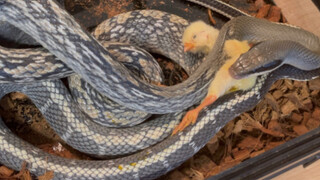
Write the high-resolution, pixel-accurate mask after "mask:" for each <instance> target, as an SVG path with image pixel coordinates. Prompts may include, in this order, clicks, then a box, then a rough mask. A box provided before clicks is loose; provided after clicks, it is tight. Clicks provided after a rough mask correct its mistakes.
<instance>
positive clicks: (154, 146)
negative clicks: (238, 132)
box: [0, 0, 320, 179]
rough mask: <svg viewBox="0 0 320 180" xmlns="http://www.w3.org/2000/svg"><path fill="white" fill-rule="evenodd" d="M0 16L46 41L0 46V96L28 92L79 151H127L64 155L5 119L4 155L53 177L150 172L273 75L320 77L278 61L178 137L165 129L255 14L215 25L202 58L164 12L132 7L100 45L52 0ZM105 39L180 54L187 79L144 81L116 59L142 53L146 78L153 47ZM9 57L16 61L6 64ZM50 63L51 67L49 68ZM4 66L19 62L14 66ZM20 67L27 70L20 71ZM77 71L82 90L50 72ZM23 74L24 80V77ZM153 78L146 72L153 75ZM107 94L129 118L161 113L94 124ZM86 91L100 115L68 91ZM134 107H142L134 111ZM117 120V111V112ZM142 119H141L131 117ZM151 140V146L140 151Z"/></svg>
mask: <svg viewBox="0 0 320 180" xmlns="http://www.w3.org/2000/svg"><path fill="white" fill-rule="evenodd" d="M217 2H219V1H217ZM0 20H2V21H7V22H8V23H11V24H12V25H14V26H16V27H18V28H19V29H21V30H23V31H25V32H26V33H28V34H29V35H30V36H31V37H33V38H34V39H35V40H36V41H37V42H39V43H40V44H41V45H42V46H43V47H44V48H45V49H44V48H38V49H32V50H9V49H5V48H3V49H0V55H2V59H3V60H2V61H1V64H3V66H2V67H0V68H2V69H3V72H4V73H2V74H1V73H0V76H2V78H1V77H0V80H1V79H3V80H2V82H3V84H1V85H0V96H1V97H2V96H4V95H5V94H7V93H9V92H12V91H20V92H22V93H25V94H26V95H28V97H30V98H31V99H32V101H33V102H34V103H35V104H36V106H37V107H38V108H39V109H40V111H41V112H42V114H43V115H44V116H45V117H46V119H47V121H48V122H49V124H50V125H51V126H52V127H53V129H54V130H55V131H56V132H57V133H58V134H59V135H60V136H61V137H62V138H63V139H64V140H65V141H66V142H67V143H68V144H70V145H71V146H72V147H73V148H75V149H78V150H80V151H82V152H85V153H88V154H95V155H99V156H110V155H120V154H130V155H127V156H124V157H121V158H116V159H112V160H99V161H93V160H70V159H64V158H61V157H56V156H53V155H50V154H48V153H45V152H43V151H41V150H39V149H37V148H35V147H34V146H32V145H30V144H29V143H27V142H25V141H23V140H21V139H19V138H18V137H16V136H15V135H14V134H13V133H12V132H10V130H9V129H8V128H7V127H6V126H5V125H4V124H3V122H1V124H0V161H1V162H2V163H3V164H5V165H7V166H9V167H12V168H14V169H17V170H18V169H20V167H21V165H22V164H23V162H26V163H27V167H28V169H29V170H30V171H31V172H32V173H34V174H36V175H40V174H44V173H45V172H46V171H53V172H54V178H55V179H154V178H156V177H158V176H160V175H162V174H164V173H166V172H168V171H169V170H171V169H173V168H174V167H177V166H178V165H180V164H181V163H182V162H184V161H185V160H187V159H188V158H189V157H191V156H192V155H194V154H195V153H196V152H197V151H198V150H199V149H200V148H202V147H203V146H204V145H205V144H206V142H208V141H209V139H210V138H211V137H212V136H213V135H214V134H215V133H216V132H218V130H219V129H220V128H221V127H223V126H224V125H225V124H226V123H227V122H228V121H229V120H231V119H232V118H234V117H235V116H237V115H239V114H240V113H241V112H243V111H246V110H249V109H250V108H252V107H253V106H254V105H255V104H256V103H258V102H259V101H260V99H261V98H262V97H263V95H264V94H265V93H266V91H267V89H268V87H270V86H271V84H272V83H273V82H274V81H275V80H277V79H280V78H293V79H300V80H306V79H312V78H315V77H317V76H319V72H320V71H319V70H312V71H302V70H299V69H297V68H293V67H290V66H286V65H285V66H282V67H280V68H279V69H277V70H275V71H274V72H272V73H270V74H264V75H262V76H259V77H258V79H257V82H256V85H255V86H254V87H253V88H252V89H250V90H247V91H240V92H235V93H231V94H228V95H226V96H223V97H222V98H220V99H218V101H217V102H216V103H214V104H213V105H211V106H209V107H208V108H206V109H205V110H204V111H203V112H201V113H200V115H199V118H198V121H197V123H196V124H195V125H193V126H191V127H188V128H186V130H185V131H183V132H181V133H179V134H178V135H175V136H168V135H169V134H170V133H171V131H172V129H173V128H174V126H175V125H176V124H177V123H178V122H179V121H180V119H181V116H182V115H183V111H182V110H183V109H185V108H187V107H189V106H190V105H192V104H194V103H197V102H198V101H199V100H201V98H203V96H204V95H205V93H206V87H207V86H208V84H209V83H210V80H211V79H212V78H213V77H214V75H215V72H216V71H217V69H218V68H219V67H220V66H221V65H222V64H223V62H224V60H225V59H226V58H225V57H224V53H222V52H221V50H222V47H223V45H224V41H225V40H226V39H229V38H239V40H248V39H246V38H247V37H245V36H243V34H241V33H238V32H237V28H236V27H237V26H239V24H240V25H241V23H239V22H241V21H244V20H249V21H252V22H254V20H250V18H249V19H241V18H240V19H235V20H233V21H230V22H228V23H227V24H226V25H225V26H224V27H223V28H222V29H221V32H222V33H220V35H219V38H218V40H217V43H216V45H215V48H214V50H213V52H211V53H210V54H209V55H208V56H207V57H206V60H205V61H204V62H203V63H202V64H200V65H199V62H200V61H199V57H200V56H192V55H190V54H185V53H183V48H182V45H181V36H182V33H183V31H184V28H185V27H186V26H187V25H188V22H187V21H186V20H184V19H182V18H180V17H178V16H176V15H172V14H168V13H164V12H160V11H155V10H142V11H133V12H128V13H125V14H121V15H118V16H116V17H114V18H111V19H109V20H107V21H105V22H104V23H103V24H101V25H100V26H98V27H97V28H96V30H95V31H94V32H93V36H94V37H95V38H96V39H97V40H98V41H99V42H101V43H102V44H103V45H104V46H102V44H100V43H99V42H98V41H96V39H95V38H93V36H91V35H89V34H88V33H86V32H85V31H83V30H82V29H81V28H80V26H79V25H78V24H77V23H76V22H75V21H74V20H73V18H71V17H70V16H69V15H68V14H67V13H66V12H65V11H64V10H62V9H60V8H59V7H58V6H57V5H56V4H55V3H54V2H52V1H50V0H46V1H28V0H25V1H9V0H8V1H6V0H0ZM242 24H243V22H242ZM279 26H281V25H279ZM288 28H290V27H288ZM262 39H263V38H262ZM105 41H117V42H125V43H129V44H132V45H136V46H139V47H140V48H146V49H147V50H148V51H151V52H154V53H160V54H163V55H165V56H167V57H169V58H171V59H173V60H175V61H177V62H178V63H179V64H180V65H181V66H182V67H183V68H184V69H185V70H186V71H187V72H188V73H190V74H191V76H190V78H189V79H188V80H187V81H185V82H183V83H181V84H179V85H176V86H173V87H158V86H155V85H152V84H148V83H146V82H145V81H143V80H141V79H140V78H138V76H137V75H135V74H134V73H132V72H131V71H128V70H127V69H126V68H125V66H124V65H123V64H120V63H119V62H118V61H121V60H120V59H121V57H122V56H123V55H128V54H129V56H130V57H131V58H129V60H127V61H131V60H132V61H133V59H134V58H133V57H134V56H137V57H141V59H139V58H138V61H139V63H138V65H137V66H135V65H133V66H134V67H136V69H137V68H138V69H139V67H141V69H144V70H145V72H144V73H145V74H146V76H148V75H150V73H148V71H151V70H146V68H144V67H149V64H148V63H150V62H153V61H152V60H150V61H149V60H147V61H144V58H148V57H149V55H148V54H146V53H145V52H144V51H143V50H141V49H139V48H135V47H133V46H132V45H114V46H115V47H114V48H113V49H112V47H111V46H113V44H108V43H106V44H104V42H105ZM258 41H259V40H258ZM261 41H262V40H261ZM121 48H122V51H121V50H120V49H121ZM118 50H119V51H118ZM115 51H116V52H115ZM126 51H128V52H126ZM19 53H20V56H21V57H25V56H26V57H31V55H32V57H35V58H34V59H33V60H32V61H30V62H28V63H29V66H28V65H26V64H24V63H25V62H20V61H19V59H14V58H18V56H17V54H19ZM139 53H141V54H140V55H139ZM52 54H53V55H54V56H53V55H52ZM40 57H45V58H44V59H46V60H48V62H50V63H51V64H55V65H54V66H51V64H50V63H49V65H48V62H47V64H46V62H45V61H42V60H39V58H40ZM142 57H143V58H142ZM6 58H13V60H12V59H11V61H10V60H8V61H9V62H6V61H5V59H6ZM31 59H32V58H31ZM58 59H59V60H58ZM115 59H118V61H115ZM0 60H1V58H0ZM37 60H38V61H37ZM60 60H61V61H62V62H61V61H60ZM134 61H137V60H134ZM18 63H21V64H20V66H28V67H29V68H27V69H24V70H23V68H22V67H21V68H17V66H14V65H17V64H18ZM37 63H38V64H41V63H42V64H43V66H41V67H40V65H35V64H37ZM8 64H11V66H9V65H8ZM30 64H32V65H30ZM144 64H147V66H146V65H144ZM6 65H7V66H6ZM49 66H50V67H54V68H51V69H50V68H49V69H48V67H49ZM9 67H13V69H15V70H12V69H11V70H10V69H9ZM196 67H198V68H196ZM5 68H7V69H5ZM37 68H40V69H41V68H42V69H41V70H39V71H36V72H38V74H36V75H37V76H33V72H35V71H34V69H36V70H37ZM153 68H154V69H157V67H153ZM22 71H24V72H26V71H27V72H29V71H30V72H29V74H27V75H24V74H23V73H21V72H22ZM152 71H153V70H152ZM61 72H62V73H61ZM74 72H75V73H77V74H78V75H80V76H81V77H82V78H83V79H84V80H85V81H87V82H88V83H89V84H90V85H89V84H85V83H84V82H82V83H79V84H78V86H75V87H74V88H71V89H73V90H72V91H74V92H73V93H74V94H76V95H77V96H78V97H80V98H74V97H72V96H71V95H70V94H69V91H68V89H67V88H66V87H65V86H64V84H63V83H62V82H61V81H60V80H55V79H58V78H61V77H65V76H67V75H70V74H73V73H74ZM19 73H20V74H19ZM15 75H17V76H15ZM25 76H27V77H28V78H27V79H28V81H29V82H28V83H21V82H22V81H23V79H24V78H25ZM159 76H161V73H159ZM159 76H156V77H153V76H151V77H149V78H151V79H152V78H155V79H157V78H158V77H159ZM10 78H11V79H10ZM46 79H51V80H46ZM159 79H161V78H159ZM159 79H158V80H159ZM35 80H41V81H35ZM10 81H11V82H17V83H11V82H10ZM33 81H34V82H33ZM71 81H75V79H73V80H71ZM152 81H154V79H152ZM77 82H78V81H77ZM77 82H75V84H77ZM91 86H92V87H91ZM93 88H94V89H96V90H98V91H99V92H100V93H101V94H100V93H98V92H97V91H96V90H94V89H93ZM84 93H88V94H84ZM104 95H106V96H107V97H109V98H110V99H112V100H114V101H115V102H117V103H119V104H121V105H124V106H127V107H126V108H128V109H131V108H132V109H134V110H132V113H131V114H136V115H137V117H134V116H132V117H133V118H135V119H136V120H138V119H139V118H141V117H143V118H146V117H147V116H149V115H148V113H156V114H164V115H157V116H156V117H154V118H153V119H152V120H150V121H148V122H146V123H143V124H139V125H137V126H133V127H130V128H125V129H114V128H107V127H103V126H101V125H99V124H97V123H95V122H93V121H92V120H91V118H93V119H94V118H96V119H97V120H96V122H98V123H100V124H103V122H105V121H102V122H101V121H100V122H99V120H100V119H101V118H102V116H99V114H101V113H103V112H101V111H105V108H106V107H102V106H103V105H101V104H102V101H103V100H105V97H104ZM82 97H92V99H89V100H88V101H90V102H82V104H83V105H84V106H86V105H88V106H89V108H88V107H86V108H88V109H89V112H93V111H94V112H95V111H97V113H96V114H95V113H91V114H89V115H87V114H85V113H84V111H83V110H81V109H80V108H79V105H78V104H77V103H76V102H75V100H74V99H79V100H78V101H79V102H80V104H81V101H82V100H81V99H82ZM91 101H92V102H91ZM108 101H110V100H108ZM110 103H113V102H110ZM117 103H115V104H116V105H110V108H109V109H110V112H113V111H114V112H115V113H118V112H122V111H123V112H124V113H127V111H126V110H121V109H120V110H117V109H115V108H114V107H115V106H117V107H120V106H119V105H118V104H117ZM100 105H101V108H100ZM90 108H91V109H90ZM99 108H100V109H99ZM101 109H104V110H101ZM136 110H139V112H141V114H139V113H136ZM108 112H109V111H108ZM146 112H147V113H146ZM128 114H129V113H128ZM104 115H105V114H104ZM126 115H127V114H126ZM89 117H91V118H89ZM117 118H122V117H121V115H120V116H119V117H117ZM111 119H112V118H111ZM138 123H140V121H139V122H135V123H133V124H138ZM126 125H128V124H126ZM160 141H161V142H160ZM148 146H151V147H149V148H147V149H144V148H146V147H148ZM142 149H144V150H142ZM132 153H134V154H132Z"/></svg>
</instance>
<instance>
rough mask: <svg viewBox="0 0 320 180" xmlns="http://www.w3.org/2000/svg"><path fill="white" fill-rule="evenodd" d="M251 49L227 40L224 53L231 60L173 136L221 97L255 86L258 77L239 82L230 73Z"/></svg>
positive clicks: (193, 121)
mask: <svg viewBox="0 0 320 180" xmlns="http://www.w3.org/2000/svg"><path fill="white" fill-rule="evenodd" d="M249 49H250V46H249V44H248V42H247V41H238V40H227V41H226V42H225V45H224V51H225V52H226V53H227V55H228V56H230V58H229V59H228V60H227V61H226V62H225V64H224V65H223V66H222V67H221V68H220V69H219V70H218V72H217V73H216V75H215V77H214V79H213V81H212V82H211V83H210V85H209V89H208V93H207V96H206V97H205V98H204V100H203V101H202V102H201V104H200V105H199V106H198V107H196V108H195V109H192V110H190V111H188V112H187V113H186V115H185V116H184V117H183V119H182V121H181V123H180V124H179V125H178V126H177V127H176V128H175V129H174V130H173V132H172V135H174V134H176V133H177V132H179V131H182V130H183V129H184V128H186V127H187V126H188V125H190V124H191V123H192V124H194V123H195V122H196V120H197V117H198V115H199V112H200V111H201V110H202V109H203V108H205V107H207V106H209V105H210V104H212V103H213V102H215V101H216V100H217V99H218V98H219V97H220V96H222V95H224V94H227V93H230V92H233V91H237V90H247V89H250V88H252V87H253V86H254V85H255V82H256V78H257V76H251V77H249V78H245V79H240V80H237V79H234V78H232V77H231V75H230V74H229V71H228V69H229V68H230V66H231V65H232V64H233V63H234V62H235V61H236V60H237V59H238V58H239V56H240V55H241V54H243V53H245V52H247V51H248V50H249Z"/></svg>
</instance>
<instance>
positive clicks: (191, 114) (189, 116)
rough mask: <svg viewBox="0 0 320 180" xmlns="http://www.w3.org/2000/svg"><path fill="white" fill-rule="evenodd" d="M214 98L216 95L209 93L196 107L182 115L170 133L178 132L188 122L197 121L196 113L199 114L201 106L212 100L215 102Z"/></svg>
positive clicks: (205, 105) (207, 104) (187, 124)
mask: <svg viewBox="0 0 320 180" xmlns="http://www.w3.org/2000/svg"><path fill="white" fill-rule="evenodd" d="M216 99H217V96H215V95H209V96H207V97H206V98H205V99H204V100H203V102H202V103H201V104H200V105H199V106H198V107H196V108H195V109H192V110H190V111H188V112H187V113H186V114H185V115H184V117H183V119H182V121H181V122H180V124H179V125H178V126H176V127H175V128H174V130H173V131H172V134H171V135H175V134H177V133H178V132H180V131H182V130H184V129H185V128H186V127H188V126H189V125H190V124H194V123H195V122H196V121H197V118H198V115H199V113H200V111H201V110H202V109H203V108H205V107H207V106H209V105H210V104H212V103H213V102H215V101H216Z"/></svg>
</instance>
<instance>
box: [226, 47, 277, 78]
mask: <svg viewBox="0 0 320 180" xmlns="http://www.w3.org/2000/svg"><path fill="white" fill-rule="evenodd" d="M270 46H271V44H270V43H265V42H262V43H258V44H254V45H253V46H252V47H251V48H250V49H249V51H248V52H246V53H244V54H242V55H240V57H239V58H238V59H237V60H236V62H235V63H233V64H232V65H231V66H230V68H229V73H230V75H231V76H232V77H233V78H235V79H242V78H246V77H249V76H258V75H262V74H265V73H268V72H271V71H273V70H275V69H277V68H278V67H280V66H281V65H282V64H283V60H282V59H277V58H279V56H277V55H276V53H274V52H272V51H271V49H270Z"/></svg>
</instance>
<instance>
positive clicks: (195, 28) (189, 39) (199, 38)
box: [182, 21, 219, 54]
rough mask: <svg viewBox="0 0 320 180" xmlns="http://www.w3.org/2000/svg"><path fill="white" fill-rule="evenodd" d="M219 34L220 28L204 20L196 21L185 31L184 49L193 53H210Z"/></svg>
mask: <svg viewBox="0 0 320 180" xmlns="http://www.w3.org/2000/svg"><path fill="white" fill-rule="evenodd" d="M218 35H219V30H217V29H215V28H213V27H212V26H210V25H208V24H206V23H204V22H203V21H195V22H193V23H191V24H190V25H189V26H188V27H187V28H186V29H185V31H184V33H183V36H182V43H183V45H184V50H185V51H190V52H192V53H199V52H201V53H204V54H208V53H209V52H210V51H211V50H212V48H213V45H214V43H215V42H216V39H217V37H218Z"/></svg>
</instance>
